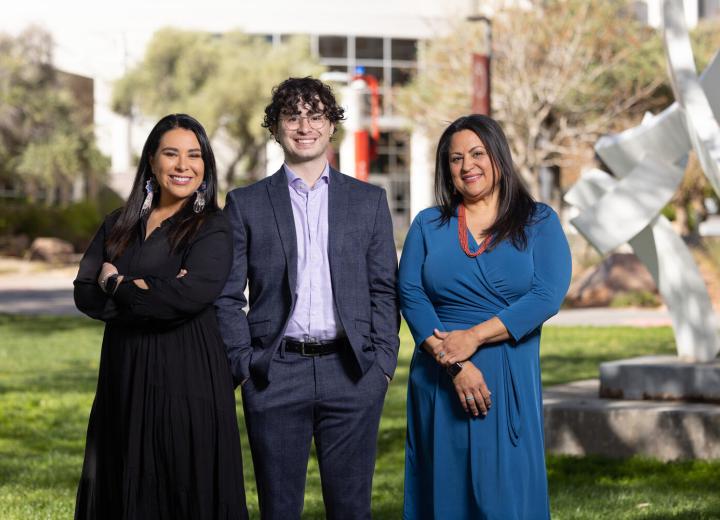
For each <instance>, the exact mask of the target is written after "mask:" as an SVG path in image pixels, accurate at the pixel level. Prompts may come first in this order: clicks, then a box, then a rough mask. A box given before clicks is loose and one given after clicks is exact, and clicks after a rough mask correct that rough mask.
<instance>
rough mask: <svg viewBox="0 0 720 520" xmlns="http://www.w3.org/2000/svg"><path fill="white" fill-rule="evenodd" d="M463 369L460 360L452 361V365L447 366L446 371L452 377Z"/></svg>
mask: <svg viewBox="0 0 720 520" xmlns="http://www.w3.org/2000/svg"><path fill="white" fill-rule="evenodd" d="M462 369H463V364H462V363H461V362H459V361H458V362H457V363H453V364H452V365H450V366H448V367H447V373H448V374H450V377H452V378H453V379H454V378H455V376H456V375H458V374H459V373H460V371H461V370H462Z"/></svg>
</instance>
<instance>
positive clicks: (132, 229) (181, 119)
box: [105, 114, 219, 260]
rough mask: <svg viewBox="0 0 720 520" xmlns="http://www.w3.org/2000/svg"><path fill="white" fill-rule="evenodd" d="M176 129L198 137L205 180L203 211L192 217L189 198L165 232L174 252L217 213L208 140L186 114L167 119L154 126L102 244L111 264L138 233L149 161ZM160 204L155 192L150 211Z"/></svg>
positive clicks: (150, 173) (169, 116)
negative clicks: (166, 137)
mask: <svg viewBox="0 0 720 520" xmlns="http://www.w3.org/2000/svg"><path fill="white" fill-rule="evenodd" d="M175 128H184V129H185V130H190V131H192V132H193V133H194V134H195V137H197V140H198V142H199V143H200V152H201V154H202V160H203V163H204V166H205V177H204V179H203V180H204V182H205V186H206V190H205V209H204V210H203V211H201V212H200V213H195V212H194V211H193V202H194V200H195V197H188V200H187V201H185V204H183V206H182V208H180V210H179V211H178V212H177V213H176V214H175V215H174V216H173V219H172V221H171V222H172V223H171V224H170V228H169V230H168V238H169V240H170V245H171V248H172V249H173V250H175V249H177V248H180V247H182V246H183V245H184V244H186V243H187V241H188V240H190V239H191V238H192V237H193V235H195V233H196V232H197V230H198V229H200V226H201V225H202V223H203V221H204V220H205V217H206V216H207V215H208V214H210V213H213V212H216V211H218V209H219V208H218V203H217V166H216V165H215V155H214V154H213V151H212V148H211V146H210V140H209V139H208V136H207V133H206V132H205V129H204V128H203V126H202V125H201V124H200V123H199V122H198V121H197V120H196V119H195V118H193V117H191V116H189V115H187V114H170V115H167V116H165V117H163V118H162V119H161V120H160V121H158V122H157V124H156V125H155V126H154V127H153V129H152V130H151V131H150V135H149V136H148V138H147V140H146V141H145V145H144V146H143V150H142V155H141V156H140V163H139V164H138V168H137V173H136V174H135V180H134V181H133V186H132V191H131V192H130V196H129V197H128V199H127V202H126V203H125V206H124V207H123V208H122V210H121V212H120V217H119V218H118V220H117V221H116V222H115V225H114V226H113V228H112V231H111V232H110V235H109V236H108V239H107V241H106V243H105V247H106V248H107V252H108V256H109V257H110V259H111V260H114V259H115V258H117V257H119V256H120V255H121V254H122V253H123V252H124V251H125V249H126V248H127V246H128V244H130V242H131V241H132V239H133V237H134V236H135V234H136V233H137V232H138V227H137V226H138V222H140V208H141V207H142V204H143V201H144V200H145V183H146V182H147V181H148V180H149V179H153V174H152V169H151V167H150V159H151V158H152V157H153V156H154V155H155V152H157V149H158V146H160V140H161V139H162V136H163V135H165V133H166V132H168V131H170V130H174V129H175ZM155 187H156V189H159V188H157V183H156V184H155ZM196 196H197V195H196ZM159 200H160V197H159V194H158V193H157V192H156V193H155V197H154V198H153V208H154V207H156V206H157V204H158V201H159Z"/></svg>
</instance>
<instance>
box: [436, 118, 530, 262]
mask: <svg viewBox="0 0 720 520" xmlns="http://www.w3.org/2000/svg"><path fill="white" fill-rule="evenodd" d="M461 130H470V131H471V132H474V133H475V135H477V136H478V137H479V138H480V140H481V141H482V142H483V144H484V145H485V150H486V151H487V154H488V156H489V158H490V161H491V163H492V165H493V170H494V171H493V177H494V179H493V181H494V182H495V186H494V188H493V189H497V190H499V194H498V195H499V196H498V200H499V202H498V213H497V217H496V218H495V222H494V223H493V225H492V226H490V228H488V229H486V230H485V232H486V233H487V234H490V235H493V240H492V243H491V244H490V246H489V249H492V248H494V247H495V246H496V245H498V244H499V243H500V242H502V241H503V240H506V239H510V241H511V242H512V244H513V245H514V246H515V247H517V248H518V249H524V248H525V247H526V246H527V237H526V236H525V226H526V225H528V223H529V222H530V220H531V219H532V218H533V216H534V213H535V201H534V200H533V198H532V196H531V195H530V193H529V192H528V190H527V188H526V187H525V185H524V184H523V183H522V180H521V179H520V176H519V175H518V173H517V172H516V171H515V167H514V166H513V162H512V155H511V153H510V146H509V145H508V142H507V138H506V137H505V133H504V132H503V131H502V128H501V127H500V125H499V124H498V123H497V121H495V120H494V119H492V118H490V117H488V116H484V115H480V114H471V115H469V116H463V117H460V118H458V119H456V120H455V121H453V122H452V123H450V126H448V127H447V128H446V129H445V131H444V132H443V134H442V136H440V142H439V143H438V148H437V154H436V157H435V202H436V204H437V205H438V206H439V208H440V218H439V220H440V224H447V223H448V222H450V219H451V218H452V217H453V216H455V214H456V211H457V207H458V205H459V204H460V203H461V202H462V196H461V195H460V194H458V193H456V192H455V186H454V185H453V181H452V174H451V173H450V141H451V140H452V136H453V135H455V134H456V133H457V132H460V131H461Z"/></svg>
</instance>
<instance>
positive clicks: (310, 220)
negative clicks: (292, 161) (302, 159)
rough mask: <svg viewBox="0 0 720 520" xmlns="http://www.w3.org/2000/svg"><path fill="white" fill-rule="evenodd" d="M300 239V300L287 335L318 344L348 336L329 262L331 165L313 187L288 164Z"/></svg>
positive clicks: (298, 296)
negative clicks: (335, 296) (343, 324)
mask: <svg viewBox="0 0 720 520" xmlns="http://www.w3.org/2000/svg"><path fill="white" fill-rule="evenodd" d="M284 168H285V174H286V175H287V178H288V190H289V191H290V204H291V206H292V212H293V218H294V220H295V236H296V237H297V261H298V263H297V286H296V288H295V291H296V294H297V300H296V302H295V309H294V310H293V313H292V315H291V316H290V321H289V323H288V326H287V329H286V331H285V336H287V337H290V338H293V339H296V340H299V341H317V340H329V339H335V338H339V337H341V336H344V335H345V332H344V331H343V328H342V326H341V325H340V320H339V319H338V317H337V311H336V309H335V302H334V301H333V292H332V283H331V281H330V262H329V259H328V183H329V182H330V171H329V167H328V165H325V169H324V170H323V172H322V175H321V176H320V178H319V179H318V180H317V182H316V183H315V185H314V186H313V187H312V189H311V188H309V187H308V185H307V184H305V181H303V180H302V179H301V178H300V177H298V176H297V175H296V174H295V173H294V172H293V171H292V170H291V169H290V168H289V167H288V165H287V164H285V165H284Z"/></svg>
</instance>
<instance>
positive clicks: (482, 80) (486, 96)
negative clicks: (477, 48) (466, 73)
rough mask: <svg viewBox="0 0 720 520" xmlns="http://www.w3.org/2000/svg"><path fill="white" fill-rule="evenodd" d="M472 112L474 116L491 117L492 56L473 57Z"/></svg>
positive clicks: (478, 55)
mask: <svg viewBox="0 0 720 520" xmlns="http://www.w3.org/2000/svg"><path fill="white" fill-rule="evenodd" d="M472 82H473V90H472V96H473V97H472V111H473V114H484V115H486V116H489V115H490V56H488V55H486V54H477V53H473V55H472Z"/></svg>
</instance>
